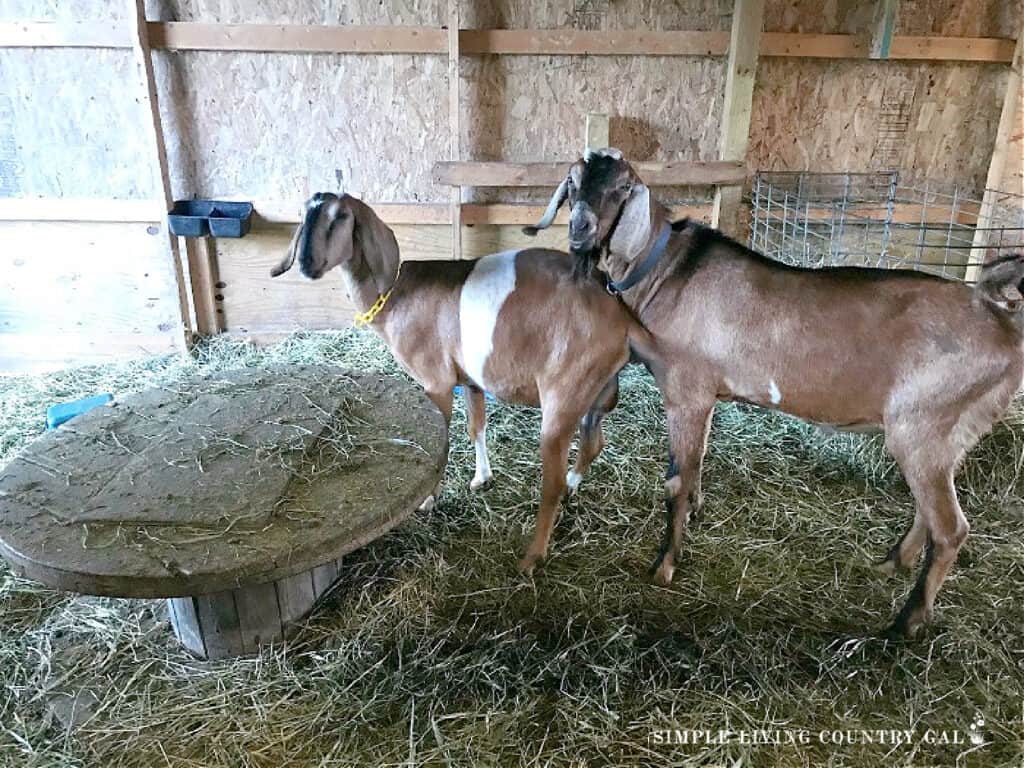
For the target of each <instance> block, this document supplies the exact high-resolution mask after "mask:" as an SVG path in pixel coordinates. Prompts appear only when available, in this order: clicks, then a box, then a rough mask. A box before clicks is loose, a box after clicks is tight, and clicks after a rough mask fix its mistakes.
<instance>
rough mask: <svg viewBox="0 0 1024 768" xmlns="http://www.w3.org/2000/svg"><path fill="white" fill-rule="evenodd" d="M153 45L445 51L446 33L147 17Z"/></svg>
mask: <svg viewBox="0 0 1024 768" xmlns="http://www.w3.org/2000/svg"><path fill="white" fill-rule="evenodd" d="M149 30H150V36H151V40H152V44H153V47H154V48H167V49H171V50H176V51H224V50H228V51H278V52H285V53H444V52H445V48H446V45H447V35H446V33H445V31H444V30H443V29H436V28H434V27H400V26H394V27H371V26H320V25H312V26H307V25H301V24H202V23H197V22H180V21H165V22H150V24H149Z"/></svg>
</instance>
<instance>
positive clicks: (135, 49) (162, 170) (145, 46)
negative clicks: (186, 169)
mask: <svg viewBox="0 0 1024 768" xmlns="http://www.w3.org/2000/svg"><path fill="white" fill-rule="evenodd" d="M128 10H129V18H130V19H132V20H133V24H132V29H133V35H132V55H133V57H134V59H135V66H136V69H137V71H138V75H139V79H140V81H141V87H140V96H141V98H140V101H141V102H142V105H143V109H144V110H146V111H147V112H148V113H149V114H148V116H147V119H146V121H145V122H146V126H145V131H146V133H147V134H148V138H149V140H150V141H151V142H152V149H153V152H154V154H155V156H156V157H155V160H156V163H155V166H154V169H153V171H154V173H153V175H154V181H155V182H156V183H157V185H158V187H159V190H160V195H161V197H160V199H161V200H162V201H163V203H164V212H165V214H166V211H169V210H170V209H171V206H172V205H173V203H174V198H173V196H172V195H171V177H170V172H169V170H168V167H167V149H166V147H165V145H164V131H163V127H162V126H161V124H160V105H159V102H158V100H157V89H156V80H155V78H154V76H153V57H152V55H151V53H150V46H149V36H148V30H147V27H146V3H145V0H128ZM160 226H161V227H162V228H163V230H164V233H165V235H166V237H167V246H168V251H169V253H170V257H171V260H172V262H173V268H174V279H175V281H176V282H177V286H178V303H179V305H180V308H181V333H180V334H176V337H177V338H176V341H177V342H178V345H179V347H180V349H181V351H182V352H187V351H188V347H189V344H190V343H191V341H192V339H191V334H192V327H191V312H190V309H189V293H188V288H187V286H186V284H185V273H184V269H183V268H182V265H181V254H180V252H179V251H178V238H176V237H175V236H174V235H172V234H171V231H170V229H169V228H168V226H167V217H166V215H164V216H163V217H161V220H160Z"/></svg>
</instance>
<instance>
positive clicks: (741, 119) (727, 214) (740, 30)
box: [711, 0, 764, 239]
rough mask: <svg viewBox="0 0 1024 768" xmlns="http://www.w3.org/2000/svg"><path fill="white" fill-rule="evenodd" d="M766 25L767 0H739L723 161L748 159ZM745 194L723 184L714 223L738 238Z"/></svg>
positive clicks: (735, 10) (721, 148) (727, 81)
mask: <svg viewBox="0 0 1024 768" xmlns="http://www.w3.org/2000/svg"><path fill="white" fill-rule="evenodd" d="M762 27H764V0H736V2H735V5H734V6H733V14H732V31H731V33H730V37H729V60H728V63H727V64H726V75H725V99H724V100H723V102H722V126H721V133H720V138H719V142H718V157H719V159H721V160H723V161H732V162H739V163H744V162H745V161H746V159H747V144H748V143H749V141H750V114H751V108H752V107H751V105H752V101H753V95H754V77H755V75H756V73H757V57H758V50H759V49H760V44H761V29H762ZM742 195H743V187H742V186H740V185H729V186H719V187H718V189H717V190H715V207H714V213H713V214H712V216H711V225H712V226H713V227H718V228H719V229H721V230H722V231H723V232H725V233H727V234H729V235H732V236H733V237H735V238H737V239H742V237H741V236H740V234H741V233H740V226H739V221H738V219H739V209H740V202H741V198H742Z"/></svg>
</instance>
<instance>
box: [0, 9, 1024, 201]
mask: <svg viewBox="0 0 1024 768" xmlns="http://www.w3.org/2000/svg"><path fill="white" fill-rule="evenodd" d="M148 5H149V16H150V18H153V19H163V20H184V21H205V22H231V23H259V22H262V23H299V24H426V25H441V24H443V23H445V21H446V3H445V2H444V0H399V1H397V2H387V3H380V2H324V3H321V2H316V1H315V0H258V1H248V0H247V1H244V2H243V0H150V2H149V3H148ZM1018 5H1019V4H1018V3H1007V2H1001V1H1000V0H904V1H903V2H902V3H901V12H900V15H899V19H898V23H897V32H898V33H900V34H943V35H976V36H1004V37H1012V36H1013V35H1014V34H1015V30H1016V29H1017V25H1018V20H1017V14H1018V13H1019V9H1018ZM461 6H462V16H463V22H462V23H463V26H465V27H481V28H489V27H500V28H553V27H555V28H557V27H576V28H584V29H691V30H727V29H728V28H729V24H730V20H731V10H732V2H731V0H680V1H679V2H674V3H664V2H659V1H658V0H643V1H642V2H622V1H616V0H559V2H540V0H463V2H462V3H461ZM126 8H127V3H126V2H123V1H122V0H117V1H116V2H115V1H114V0H83V1H82V2H76V3H64V2H57V1H56V0H48V1H47V0H3V1H2V2H0V19H7V20H11V19H64V20H68V19H81V20H101V19H112V18H113V19H116V18H124V16H125V13H126ZM870 12H871V3H866V2H858V1H857V0H828V1H827V2H824V3H821V2H811V0H769V2H768V3H767V6H766V21H765V28H766V29H768V30H772V31H803V32H843V33H858V32H863V31H864V30H865V29H866V28H867V25H868V24H869V20H870ZM156 60H157V61H156V64H157V72H158V78H159V84H160V90H161V98H162V115H163V119H164V124H165V130H166V132H167V134H168V150H169V153H170V161H171V168H172V177H173V178H172V180H173V187H174V191H175V194H176V195H178V196H193V195H196V196H222V195H235V196H245V197H251V198H254V199H277V200H294V201H299V200H301V199H302V198H304V197H305V196H306V195H307V194H308V193H309V192H310V191H312V190H317V189H337V188H338V187H339V186H341V187H344V188H345V189H348V190H351V191H354V192H357V193H360V194H362V195H363V196H365V197H366V198H367V199H370V200H380V201H385V200H386V201H409V202H412V201H424V202H441V201H444V200H446V193H447V190H446V189H442V188H438V187H437V186H435V185H434V184H433V183H432V182H431V181H430V168H431V166H432V165H433V163H434V161H435V160H438V159H447V157H448V145H449V136H448V125H447V93H448V88H447V64H446V61H445V57H443V56H436V55H434V56H424V55H419V56H410V55H395V56H352V55H327V54H323V55H320V54H318V55H302V54H300V55H287V54H277V53H270V54H262V53H208V52H189V53H158V54H157V55H156ZM462 63H463V83H462V86H463V87H462V94H463V95H462V102H463V121H462V124H463V135H462V138H461V142H462V152H463V158H464V159H480V160H563V159H564V160H568V159H570V158H572V157H573V156H574V155H575V154H576V153H577V152H578V151H579V149H580V143H581V133H582V121H583V115H584V114H585V113H586V112H590V111H599V112H608V113H610V114H611V115H612V123H611V138H612V143H613V144H616V145H618V146H620V147H621V148H623V149H624V150H625V151H626V153H627V154H628V155H629V156H631V157H634V158H637V159H651V160H700V159H712V158H714V156H715V154H716V151H717V142H718V133H719V114H720V111H721V98H722V91H723V85H724V83H723V69H724V59H722V58H717V59H708V58H702V57H617V56H613V57H603V56H594V57H565V56H472V57H464V59H463V62H462ZM0 67H2V72H3V78H2V79H0V164H2V167H3V168H4V169H5V171H4V173H3V177H2V181H0V185H2V186H0V195H5V196H80V197H118V198H137V197H147V196H149V194H150V192H149V188H148V185H149V183H150V182H149V175H148V174H146V173H142V172H140V170H141V169H142V168H143V166H145V165H146V164H147V163H149V162H150V158H149V154H148V150H147V149H146V145H145V141H144V134H143V133H142V132H141V131H140V129H139V127H140V126H141V125H142V124H143V120H144V119H145V115H144V114H142V113H141V110H140V108H139V105H138V104H137V102H136V100H135V98H134V96H133V95H132V86H131V85H130V84H132V83H133V82H134V81H133V80H132V77H131V76H132V74H133V73H132V71H131V58H130V55H129V54H128V53H127V52H125V51H80V50H66V51H52V50H49V51H32V50H8V51H0ZM69 73H74V76H73V77H69ZM1005 78H1006V67H1005V66H996V65H983V64H946V63H881V64H876V63H871V62H851V61H819V60H787V59H763V60H762V61H761V63H760V67H759V72H758V78H757V87H756V91H755V95H754V109H753V118H752V127H751V152H750V155H749V162H748V165H749V167H750V168H751V169H752V170H756V169H759V168H764V169H773V170H782V169H790V170H796V169H804V168H813V169H820V170H826V169H827V170H846V169H849V170H870V169H875V168H882V167H885V168H890V167H894V168H898V169H900V170H901V171H903V172H904V173H905V174H907V175H908V176H911V177H932V178H939V179H946V180H950V181H959V182H963V183H966V184H968V185H971V186H978V185H980V184H981V183H982V182H983V180H984V177H985V173H986V170H987V165H988V158H989V156H990V154H991V149H992V140H993V137H994V134H995V127H996V124H997V122H998V116H999V107H1000V104H1001V101H1002V90H1003V87H1004V84H1005ZM55 113H56V114H57V115H58V117H57V118H56V119H55ZM60 115H66V116H67V118H66V119H61V118H60V117H59V116H60ZM72 117H73V119H72ZM12 147H13V150H12ZM688 192H691V193H692V192H694V191H693V190H688ZM697 193H698V194H704V193H706V190H698V191H697ZM540 197H542V191H539V190H538V191H535V192H525V193H524V192H520V193H514V192H512V191H499V192H493V193H489V194H488V195H486V196H485V195H484V194H483V193H477V194H476V195H475V197H474V196H472V195H471V196H470V197H469V198H467V199H471V200H472V199H487V200H513V199H540Z"/></svg>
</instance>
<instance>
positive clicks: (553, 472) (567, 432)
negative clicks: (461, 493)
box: [519, 408, 578, 576]
mask: <svg viewBox="0 0 1024 768" xmlns="http://www.w3.org/2000/svg"><path fill="white" fill-rule="evenodd" d="M577 418H578V416H577V414H565V413H560V412H557V411H554V409H548V408H544V413H543V417H542V424H541V434H540V453H541V462H542V470H541V473H542V479H541V484H542V485H541V499H540V509H539V510H538V512H537V527H536V530H535V531H534V534H533V540H532V541H531V542H530V546H529V547H528V548H527V550H526V554H525V555H524V556H523V559H522V560H520V561H519V570H520V571H521V572H522V573H524V574H526V575H527V576H529V575H531V574H532V573H533V569H534V567H535V566H536V565H537V563H538V562H540V561H542V560H544V558H545V557H547V553H548V543H549V542H550V541H551V531H552V530H553V529H554V527H555V520H556V519H557V517H558V507H559V505H560V504H561V501H562V495H563V494H564V493H565V467H566V465H567V464H568V463H569V441H570V438H571V436H572V429H573V426H574V425H575V423H576V420H577Z"/></svg>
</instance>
